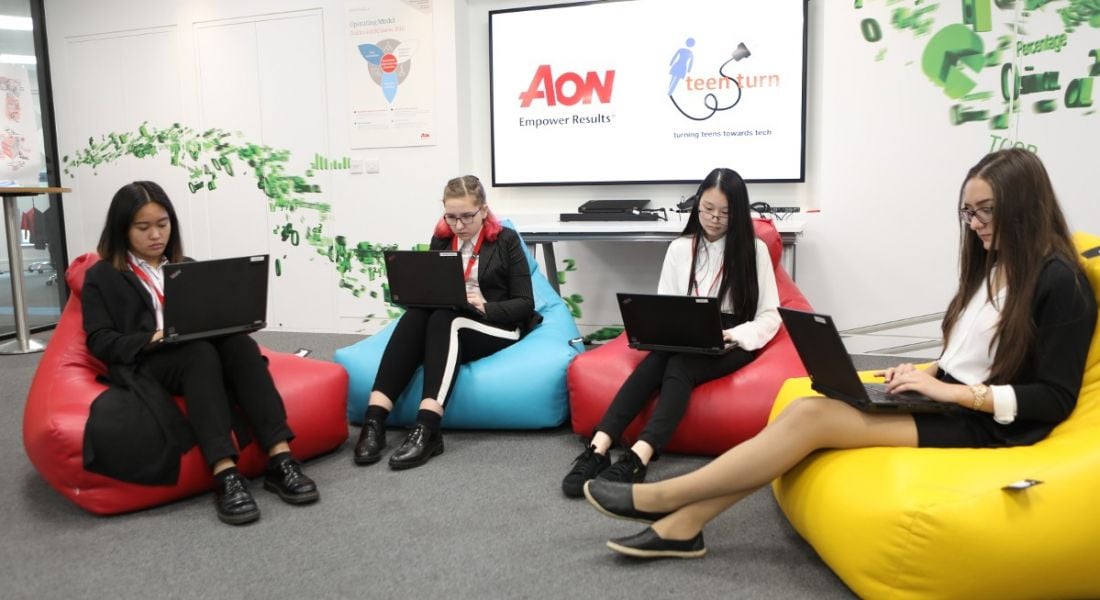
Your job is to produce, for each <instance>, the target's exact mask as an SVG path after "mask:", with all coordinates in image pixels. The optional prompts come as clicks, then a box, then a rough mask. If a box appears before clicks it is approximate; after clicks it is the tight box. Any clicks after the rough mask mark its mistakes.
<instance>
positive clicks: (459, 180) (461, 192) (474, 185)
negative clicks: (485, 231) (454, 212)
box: [443, 175, 485, 206]
mask: <svg viewBox="0 0 1100 600" xmlns="http://www.w3.org/2000/svg"><path fill="white" fill-rule="evenodd" d="M466 196H470V197H472V198H473V199H474V202H475V203H476V204H477V205H478V206H485V186H483V185H481V180H480V179H478V178H477V177H475V176H474V175H463V176H462V177H455V178H454V179H452V180H450V181H448V182H447V185H446V186H444V187H443V199H444V200H447V199H448V198H463V197H466Z"/></svg>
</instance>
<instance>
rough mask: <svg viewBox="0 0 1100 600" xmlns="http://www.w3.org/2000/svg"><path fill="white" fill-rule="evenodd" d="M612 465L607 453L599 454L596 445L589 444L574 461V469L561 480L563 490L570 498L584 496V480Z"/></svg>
mask: <svg viewBox="0 0 1100 600" xmlns="http://www.w3.org/2000/svg"><path fill="white" fill-rule="evenodd" d="M610 466H611V459H610V458H608V457H607V455H606V454H598V453H597V452H596V447H595V446H589V447H587V448H585V449H584V452H581V455H580V456H578V457H577V458H576V459H575V460H574V461H573V469H572V470H570V471H569V474H568V475H566V476H565V479H562V480H561V491H563V492H565V495H566V496H569V497H570V498H580V497H581V496H584V482H586V481H588V480H589V479H592V478H593V477H595V476H596V475H599V474H600V473H601V472H602V471H603V470H604V469H606V468H608V467H610Z"/></svg>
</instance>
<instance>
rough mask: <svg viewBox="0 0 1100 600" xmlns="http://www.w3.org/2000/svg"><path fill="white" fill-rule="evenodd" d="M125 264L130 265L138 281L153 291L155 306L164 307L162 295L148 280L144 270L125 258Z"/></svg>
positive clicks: (151, 281) (150, 280) (155, 285)
mask: <svg viewBox="0 0 1100 600" xmlns="http://www.w3.org/2000/svg"><path fill="white" fill-rule="evenodd" d="M126 262H128V263H130V270H131V271H133V272H134V275H137V276H138V279H140V280H142V281H143V282H144V283H145V285H146V287H148V288H149V289H150V290H152V291H153V295H154V296H156V297H157V302H158V304H157V306H164V294H163V293H161V291H160V288H158V287H157V284H156V283H154V282H153V280H152V279H150V277H149V275H147V274H146V273H145V270H144V269H142V268H141V267H139V266H137V265H135V264H134V261H133V260H131V259H129V258H127V259H126Z"/></svg>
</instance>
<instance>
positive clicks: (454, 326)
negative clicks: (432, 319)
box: [435, 317, 519, 406]
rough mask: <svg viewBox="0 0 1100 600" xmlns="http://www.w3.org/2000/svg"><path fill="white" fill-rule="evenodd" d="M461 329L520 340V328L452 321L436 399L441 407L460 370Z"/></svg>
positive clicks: (468, 320)
mask: <svg viewBox="0 0 1100 600" xmlns="http://www.w3.org/2000/svg"><path fill="white" fill-rule="evenodd" d="M461 329H470V330H472V331H476V332H478V333H483V334H485V335H488V336H492V337H495V338H500V339H503V340H513V341H514V340H518V339H519V328H516V329H501V328H499V327H493V326H492V325H489V324H487V323H482V322H481V321H475V320H473V319H470V318H467V317H457V318H455V320H454V321H451V336H450V338H449V339H448V340H447V363H446V365H445V366H444V367H443V381H441V382H439V394H438V395H436V397H435V401H436V402H438V403H439V405H440V406H443V403H444V402H446V400H445V398H447V394H448V393H449V392H450V391H451V382H453V381H454V379H455V370H456V369H458V332H459V330H461Z"/></svg>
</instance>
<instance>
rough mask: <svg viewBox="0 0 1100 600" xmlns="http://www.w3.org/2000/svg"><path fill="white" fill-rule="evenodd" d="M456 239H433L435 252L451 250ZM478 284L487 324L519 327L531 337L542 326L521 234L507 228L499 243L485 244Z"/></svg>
mask: <svg viewBox="0 0 1100 600" xmlns="http://www.w3.org/2000/svg"><path fill="white" fill-rule="evenodd" d="M453 243H454V240H453V238H438V237H433V238H432V241H431V244H430V248H431V249H432V250H451V249H452V248H453V245H452V244H453ZM477 283H478V285H479V286H481V295H482V296H484V297H485V322H487V323H490V324H493V325H500V326H502V327H519V328H520V330H521V332H523V333H527V332H528V331H530V330H531V329H532V328H534V327H535V325H538V324H539V323H540V322H542V315H540V314H538V313H537V312H535V295H534V293H533V292H532V291H531V270H530V269H528V268H527V256H526V255H525V254H524V253H523V247H522V245H521V243H520V240H519V234H517V233H516V232H515V231H513V230H511V229H509V228H507V227H504V228H502V229H501V230H500V235H499V236H497V239H496V241H494V242H490V241H488V240H486V241H484V242H482V244H481V250H480V252H479V254H478V265H477Z"/></svg>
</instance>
